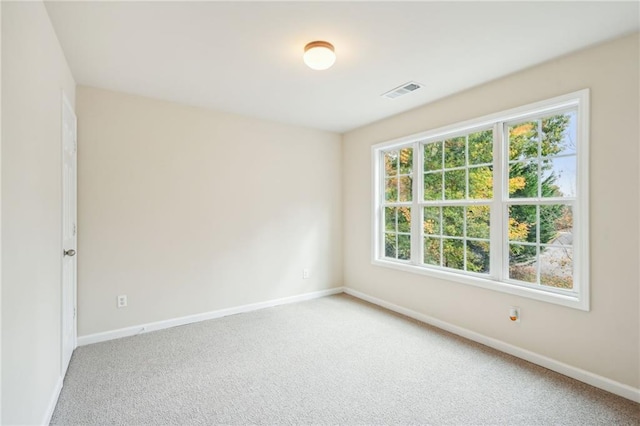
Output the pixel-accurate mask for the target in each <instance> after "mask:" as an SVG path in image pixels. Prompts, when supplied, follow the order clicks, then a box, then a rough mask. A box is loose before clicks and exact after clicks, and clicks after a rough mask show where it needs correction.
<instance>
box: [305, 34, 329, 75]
mask: <svg viewBox="0 0 640 426" xmlns="http://www.w3.org/2000/svg"><path fill="white" fill-rule="evenodd" d="M303 59H304V63H305V64H307V66H308V67H309V68H311V69H312V70H318V71H319V70H326V69H327V68H331V66H332V65H333V64H334V63H335V62H336V53H335V51H334V49H333V44H331V43H329V42H326V41H312V42H311V43H307V45H306V46H305V47H304V56H303Z"/></svg>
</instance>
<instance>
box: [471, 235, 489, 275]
mask: <svg viewBox="0 0 640 426" xmlns="http://www.w3.org/2000/svg"><path fill="white" fill-rule="evenodd" d="M489 263H490V258H489V242H488V241H467V271H472V272H478V273H488V272H489Z"/></svg>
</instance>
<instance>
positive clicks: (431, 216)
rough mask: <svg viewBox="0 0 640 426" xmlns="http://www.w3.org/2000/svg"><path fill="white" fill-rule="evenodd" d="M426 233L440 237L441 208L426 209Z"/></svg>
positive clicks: (424, 225)
mask: <svg viewBox="0 0 640 426" xmlns="http://www.w3.org/2000/svg"><path fill="white" fill-rule="evenodd" d="M423 227H424V233H425V234H427V235H440V207H425V208H424V224H423Z"/></svg>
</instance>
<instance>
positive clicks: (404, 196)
mask: <svg viewBox="0 0 640 426" xmlns="http://www.w3.org/2000/svg"><path fill="white" fill-rule="evenodd" d="M412 188H413V178H412V177H411V176H401V177H400V201H411V199H412V193H411V191H412Z"/></svg>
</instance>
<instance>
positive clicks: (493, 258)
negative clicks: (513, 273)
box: [489, 122, 509, 281]
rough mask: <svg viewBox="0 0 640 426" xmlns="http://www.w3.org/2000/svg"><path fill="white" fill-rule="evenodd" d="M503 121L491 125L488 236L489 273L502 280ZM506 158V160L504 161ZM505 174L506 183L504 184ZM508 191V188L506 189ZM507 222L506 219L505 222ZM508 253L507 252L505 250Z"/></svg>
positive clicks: (506, 157) (505, 171)
mask: <svg viewBox="0 0 640 426" xmlns="http://www.w3.org/2000/svg"><path fill="white" fill-rule="evenodd" d="M504 129H505V124H504V123H501V122H499V123H496V124H494V126H493V200H492V202H491V213H490V228H489V237H490V239H491V243H490V244H489V250H490V261H489V263H490V267H489V269H490V274H491V276H492V277H493V278H494V279H496V280H498V281H502V280H503V278H504V255H503V252H504V231H503V229H504V227H505V226H504V223H505V218H504V205H503V199H504V197H505V188H509V185H508V178H509V169H508V166H507V168H506V169H505V164H508V158H509V156H508V155H507V154H508V147H507V146H506V145H507V143H506V138H505V136H504ZM505 160H506V161H505ZM505 176H506V179H507V184H506V185H505ZM507 192H508V190H507ZM506 223H508V221H507V222H506ZM507 253H508V252H507Z"/></svg>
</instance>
